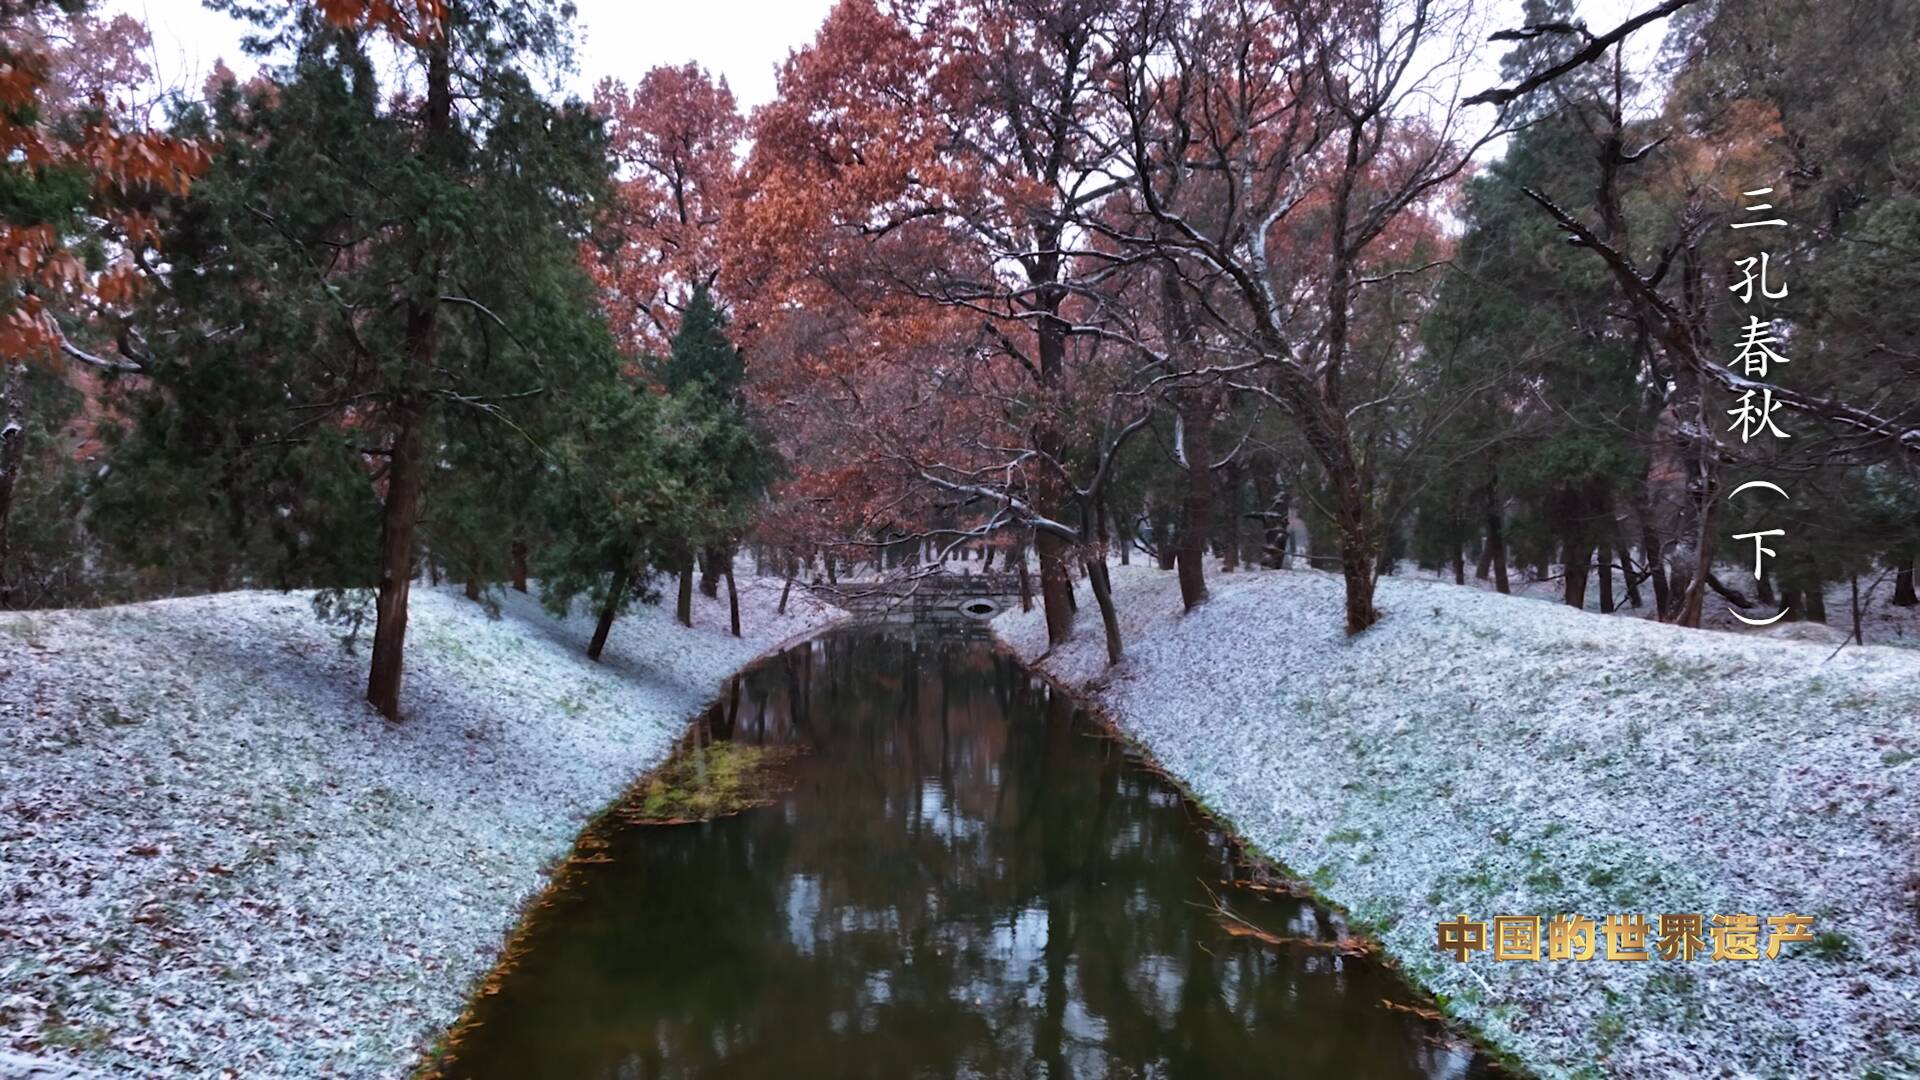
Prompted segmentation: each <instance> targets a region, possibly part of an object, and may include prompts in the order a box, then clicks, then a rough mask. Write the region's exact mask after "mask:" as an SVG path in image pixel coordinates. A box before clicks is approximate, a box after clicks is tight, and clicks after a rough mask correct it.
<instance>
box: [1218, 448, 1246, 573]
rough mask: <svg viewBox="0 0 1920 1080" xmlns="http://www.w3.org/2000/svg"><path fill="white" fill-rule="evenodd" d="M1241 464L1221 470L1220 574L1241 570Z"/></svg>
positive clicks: (1230, 464)
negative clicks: (1222, 495)
mask: <svg viewBox="0 0 1920 1080" xmlns="http://www.w3.org/2000/svg"><path fill="white" fill-rule="evenodd" d="M1240 472H1241V470H1240V463H1239V462H1237V461H1235V462H1228V463H1227V464H1226V465H1225V466H1224V467H1223V468H1221V470H1220V474H1221V475H1220V478H1221V481H1222V484H1221V488H1222V493H1223V494H1224V495H1225V496H1226V499H1225V504H1226V505H1225V513H1223V514H1221V515H1220V517H1221V521H1220V526H1221V528H1220V572H1221V573H1223V574H1231V573H1233V572H1234V571H1235V570H1238V569H1240V515H1241V513H1242V512H1243V510H1242V508H1241V505H1240Z"/></svg>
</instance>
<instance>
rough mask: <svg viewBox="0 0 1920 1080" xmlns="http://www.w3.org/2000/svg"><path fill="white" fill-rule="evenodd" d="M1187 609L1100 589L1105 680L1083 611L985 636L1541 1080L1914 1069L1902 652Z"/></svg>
mask: <svg viewBox="0 0 1920 1080" xmlns="http://www.w3.org/2000/svg"><path fill="white" fill-rule="evenodd" d="M1210 584H1211V586H1212V590H1213V598H1212V599H1211V600H1210V601H1209V602H1208V603H1206V604H1205V605H1203V606H1202V607H1200V608H1199V609H1197V610H1196V611H1195V612H1193V613H1192V614H1191V615H1185V616H1182V615H1181V614H1180V599H1179V587H1178V584H1177V582H1176V581H1175V578H1174V575H1173V574H1171V573H1168V572H1163V571H1157V570H1153V569H1150V568H1144V567H1125V568H1122V567H1115V568H1114V587H1115V599H1116V602H1117V604H1118V606H1119V609H1120V612H1121V616H1122V624H1123V629H1124V633H1125V640H1126V645H1127V650H1128V655H1127V659H1126V661H1125V663H1124V665H1123V666H1122V667H1121V668H1119V669H1117V670H1116V671H1114V672H1112V673H1108V672H1106V671H1105V670H1104V667H1103V663H1104V660H1105V652H1104V644H1103V639H1102V637H1101V633H1100V624H1099V621H1098V619H1097V618H1094V617H1093V616H1092V612H1091V607H1090V606H1088V607H1086V608H1085V609H1083V611H1082V613H1081V619H1080V622H1079V625H1078V627H1077V629H1076V633H1075V637H1074V639H1073V640H1072V641H1070V642H1069V643H1067V644H1066V645H1063V646H1062V647H1060V648H1059V649H1057V650H1055V651H1053V652H1052V653H1050V654H1046V632H1045V627H1044V625H1043V623H1042V622H1041V620H1040V612H1039V611H1038V610H1036V611H1034V612H1033V613H1031V614H1022V613H1020V612H1019V611H1017V610H1015V611H1013V612H1010V613H1008V614H1006V615H1002V616H1001V617H1000V618H999V619H997V620H996V622H995V629H996V630H997V631H998V632H999V633H1000V634H1001V636H1002V637H1003V638H1004V639H1005V640H1007V641H1008V643H1009V644H1010V645H1012V646H1013V648H1014V649H1015V650H1016V651H1017V652H1019V653H1020V654H1021V655H1022V656H1024V657H1027V658H1029V659H1034V658H1038V662H1039V664H1040V666H1041V667H1043V668H1044V669H1045V670H1047V671H1048V672H1049V673H1051V674H1053V675H1054V676H1055V677H1057V678H1060V679H1061V680H1062V681H1064V682H1067V683H1069V684H1070V685H1073V686H1075V687H1080V688H1084V689H1085V690H1086V692H1087V693H1088V694H1089V696H1090V697H1091V699H1092V700H1093V701H1094V702H1095V703H1097V704H1098V705H1099V706H1100V707H1101V708H1102V709H1103V711H1105V712H1106V713H1107V715H1108V716H1109V717H1110V718H1111V719H1112V720H1114V722H1115V723H1117V724H1118V725H1119V726H1120V727H1121V728H1122V729H1123V730H1124V731H1125V733H1126V734H1128V735H1129V736H1131V737H1132V738H1134V739H1136V740H1138V741H1139V742H1140V743H1141V744H1142V745H1143V746H1144V747H1145V749H1146V750H1147V751H1148V752H1150V753H1151V754H1152V755H1153V756H1154V757H1155V758H1157V759H1158V760H1159V761H1160V763H1161V764H1162V765H1164V766H1165V767H1166V768H1167V769H1168V770H1169V771H1170V772H1172V773H1173V775H1175V776H1177V777H1179V778H1180V779H1182V780H1183V781H1184V782H1186V783H1187V784H1188V785H1190V786H1191V788H1192V789H1193V791H1194V793H1195V794H1196V795H1197V796H1199V797H1200V798H1201V799H1203V800H1204V801H1205V802H1206V803H1207V804H1209V805H1210V806H1212V807H1214V808H1215V809H1217V810H1218V811H1219V812H1221V813H1222V814H1223V815H1224V816H1226V817H1227V818H1228V819H1229V820H1230V821H1231V822H1232V823H1233V824H1234V825H1235V826H1236V827H1237V828H1238V829H1239V831H1240V832H1241V833H1242V835H1244V836H1245V837H1247V838H1248V839H1249V840H1251V841H1252V842H1253V843H1254V844H1256V845H1257V846H1258V847H1260V848H1261V849H1263V850H1264V851H1265V852H1267V853H1268V854H1270V855H1272V856H1273V857H1275V858H1277V859H1279V860H1280V861H1282V862H1283V863H1285V864H1287V865H1288V866H1289V867H1291V868H1292V869H1294V870H1295V871H1297V872H1299V873H1301V874H1303V875H1306V876H1308V877H1310V878H1311V879H1312V880H1313V881H1314V882H1315V883H1316V884H1317V885H1318V886H1319V888H1320V889H1321V890H1322V892H1323V893H1324V895H1326V896H1327V897H1328V898H1329V899H1331V900H1333V901H1335V902H1337V903H1339V904H1341V905H1343V906H1344V907H1346V908H1347V909H1348V910H1349V911H1351V912H1353V913H1354V914H1355V915H1356V916H1358V917H1359V918H1361V919H1363V920H1365V921H1366V922H1368V923H1370V924H1372V925H1373V926H1374V927H1376V928H1383V929H1384V932H1383V934H1382V938H1383V940H1384V942H1385V944H1386V946H1387V949H1388V951H1389V952H1390V953H1391V954H1392V955H1393V956H1394V957H1395V958H1396V959H1397V960H1398V961H1400V962H1401V963H1402V964H1403V965H1404V966H1405V968H1406V970H1407V971H1408V972H1409V973H1411V974H1412V975H1413V976H1414V977H1415V978H1416V979H1417V980H1418V981H1420V982H1422V983H1424V984H1425V985H1427V986H1428V987H1429V988H1431V989H1433V990H1434V991H1436V992H1437V993H1439V994H1441V995H1444V1000H1445V1001H1446V1002H1447V1003H1448V1005H1449V1007H1450V1008H1451V1009H1452V1010H1453V1011H1455V1012H1456V1013H1457V1014H1459V1015H1460V1016H1462V1017H1463V1018H1465V1019H1467V1020H1468V1021H1470V1022H1471V1023H1473V1024H1474V1025H1475V1026H1476V1027H1478V1028H1479V1029H1480V1030H1482V1031H1483V1032H1485V1033H1486V1035H1487V1036H1488V1037H1489V1039H1490V1040H1491V1041H1492V1042H1493V1043H1494V1044H1495V1045H1497V1046H1499V1047H1501V1048H1503V1049H1505V1050H1507V1051H1509V1052H1511V1053H1513V1054H1514V1055H1515V1056H1516V1057H1517V1058H1518V1059H1519V1060H1521V1061H1522V1062H1524V1063H1525V1064H1527V1065H1528V1066H1530V1067H1532V1068H1534V1069H1536V1070H1537V1071H1538V1072H1539V1073H1541V1074H1542V1075H1546V1076H1563V1075H1571V1076H1622V1077H1668V1076H1710V1075H1711V1076H1723V1075H1724V1076H1743V1077H1744V1076H1764V1077H1815V1076H1821V1077H1824V1076H1847V1077H1866V1076H1876V1075H1877V1076H1884V1077H1899V1076H1910V1075H1915V1074H1920V656H1916V655H1915V654H1914V653H1913V652H1912V651H1909V650H1903V649H1894V648H1885V647H1867V648H1864V649H1861V648H1855V647H1852V646H1849V647H1847V648H1845V649H1843V650H1841V651H1840V652H1839V653H1838V654H1837V655H1835V654H1834V649H1833V647H1832V646H1831V645H1823V644H1809V643H1804V642H1795V641H1786V640H1775V639H1769V638H1764V637H1760V636H1741V635H1732V634H1722V633H1709V632H1697V631H1685V630H1679V629H1675V628H1671V627H1666V626H1661V625H1659V624H1657V623H1651V622H1647V621H1644V620H1640V619H1624V618H1601V617H1598V616H1594V615H1589V614H1586V613H1582V612H1577V611H1573V610H1571V609H1568V608H1565V607H1561V606H1557V605H1554V604H1549V603H1544V602H1540V601H1533V600H1525V599H1520V598H1514V597H1503V596H1499V595H1497V594H1493V593H1487V592H1482V591H1480V590H1476V589H1471V588H1461V587H1458V586H1454V585H1452V584H1441V583H1437V582H1431V581H1412V580H1401V579H1396V578H1388V579H1385V580H1383V581H1382V582H1381V585H1380V595H1379V601H1380V604H1381V606H1382V607H1383V608H1384V609H1385V611H1386V612H1387V618H1386V620H1385V621H1384V622H1382V623H1381V624H1380V625H1379V626H1377V627H1375V628H1374V629H1372V630H1369V631H1368V632H1367V633H1365V634H1363V635H1360V636H1358V637H1354V638H1348V637H1347V636H1346V635H1345V634H1344V633H1343V630H1342V614H1341V613H1342V606H1341V583H1340V580H1339V579H1338V578H1337V577H1333V576H1329V575H1324V574H1319V573H1313V572H1306V571H1266V572H1256V573H1240V574H1232V575H1216V576H1215V577H1213V579H1212V580H1211V582H1210ZM1043 654H1045V655H1043ZM1462 912H1464V913H1467V914H1469V915H1470V916H1471V917H1473V918H1476V919H1480V920H1488V921H1490V920H1491V918H1492V917H1493V916H1494V915H1541V916H1551V915H1555V914H1561V913H1567V914H1581V915H1587V916H1590V917H1594V918H1596V919H1598V918H1600V917H1601V916H1604V915H1608V914H1615V913H1620V914H1635V913H1638V914H1643V915H1646V916H1648V917H1649V921H1650V922H1655V923H1657V920H1658V916H1659V914H1661V913H1685V912H1695V913H1702V914H1705V915H1707V916H1709V917H1710V916H1712V915H1713V914H1716V913H1729V914H1733V913H1749V914H1754V915H1758V916H1760V917H1762V919H1764V918H1765V917H1767V916H1774V915H1784V914H1787V913H1790V912H1791V913H1799V914H1811V915H1814V916H1816V919H1817V921H1816V923H1815V926H1814V930H1815V931H1816V933H1818V934H1820V935H1821V937H1820V939H1819V941H1818V943H1817V944H1814V945H1807V944H1792V945H1788V946H1786V949H1785V952H1786V954H1787V955H1786V956H1785V957H1783V958H1782V959H1778V960H1765V959H1762V960H1758V961H1746V962H1743V961H1735V960H1719V961H1713V960H1709V959H1708V958H1707V955H1706V954H1704V953H1703V954H1702V955H1701V956H1700V957H1698V958H1697V959H1695V960H1693V961H1692V962H1690V963H1687V962H1679V961H1666V960H1662V959H1660V958H1659V956H1658V954H1657V953H1656V954H1655V955H1654V958H1653V959H1652V960H1651V961H1650V962H1645V963H1635V962H1629V961H1607V960H1604V959H1595V960H1591V961H1587V962H1576V961H1560V962H1548V961H1544V960H1543V961H1540V962H1528V961H1508V962H1495V961H1493V960H1492V959H1490V957H1489V954H1487V953H1482V954H1479V955H1476V956H1475V957H1474V958H1473V959H1472V960H1470V961H1469V962H1468V963H1465V964H1461V963H1457V962H1455V961H1454V960H1453V959H1452V958H1451V957H1450V956H1446V955H1444V954H1441V953H1440V952H1438V951H1437V950H1436V948H1435V923H1436V922H1437V921H1439V920H1441V919H1450V918H1452V917H1453V916H1454V915H1456V914H1458V913H1462ZM1762 941H1763V942H1764V933H1763V935H1762ZM1649 944H1652V936H1650V937H1649ZM1602 947H1603V950H1604V943H1603V946H1602Z"/></svg>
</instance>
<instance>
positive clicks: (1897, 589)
mask: <svg viewBox="0 0 1920 1080" xmlns="http://www.w3.org/2000/svg"><path fill="white" fill-rule="evenodd" d="M0 527H4V525H3V524H0ZM1894 559H1895V562H1896V567H1895V569H1894V571H1893V603H1894V604H1896V605H1897V606H1899V607H1914V606H1916V605H1920V596H1915V595H1914V592H1913V549H1912V548H1907V549H1906V550H1905V551H1902V552H1900V553H1899V554H1898V555H1895V556H1894Z"/></svg>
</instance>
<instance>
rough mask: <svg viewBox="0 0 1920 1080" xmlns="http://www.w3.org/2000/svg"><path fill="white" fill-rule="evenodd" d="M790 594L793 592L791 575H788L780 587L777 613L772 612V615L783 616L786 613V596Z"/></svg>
mask: <svg viewBox="0 0 1920 1080" xmlns="http://www.w3.org/2000/svg"><path fill="white" fill-rule="evenodd" d="M792 592H793V575H792V574H788V575H787V581H786V584H784V585H782V586H780V607H779V609H778V610H777V611H775V612H774V614H776V615H785V614H786V613H787V596H788V594H790V593H792Z"/></svg>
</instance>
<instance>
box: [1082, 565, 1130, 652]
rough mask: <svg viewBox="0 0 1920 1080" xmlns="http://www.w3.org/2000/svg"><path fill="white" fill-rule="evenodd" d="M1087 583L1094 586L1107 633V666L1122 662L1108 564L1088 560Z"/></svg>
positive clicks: (1094, 598)
mask: <svg viewBox="0 0 1920 1080" xmlns="http://www.w3.org/2000/svg"><path fill="white" fill-rule="evenodd" d="M1084 565H1085V566H1086V570H1087V581H1088V582H1089V583H1090V584H1091V585H1092V586H1093V600H1094V603H1096V604H1098V605H1099V606H1100V623H1101V625H1102V626H1103V627H1104V628H1105V629H1106V632H1107V666H1108V667H1112V666H1113V665H1114V664H1117V663H1119V662H1120V656H1121V652H1122V649H1121V644H1120V616H1119V614H1118V613H1117V612H1115V611H1114V609H1113V584H1112V583H1111V582H1109V581H1108V580H1107V564H1106V563H1105V562H1104V561H1102V562H1095V561H1093V560H1092V559H1087V560H1086V561H1085V563H1084Z"/></svg>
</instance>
